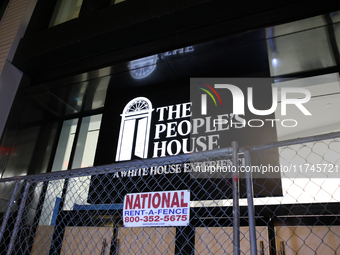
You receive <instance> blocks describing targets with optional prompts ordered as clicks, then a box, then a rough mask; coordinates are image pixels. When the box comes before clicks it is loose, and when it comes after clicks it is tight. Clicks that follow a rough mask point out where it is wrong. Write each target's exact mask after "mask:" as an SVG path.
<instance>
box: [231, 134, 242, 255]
mask: <svg viewBox="0 0 340 255" xmlns="http://www.w3.org/2000/svg"><path fill="white" fill-rule="evenodd" d="M231 146H232V147H233V166H234V167H235V174H234V176H233V250H234V255H239V254H240V253H241V250H240V205H239V198H240V191H239V176H238V143H237V142H235V141H234V142H232V143H231Z"/></svg>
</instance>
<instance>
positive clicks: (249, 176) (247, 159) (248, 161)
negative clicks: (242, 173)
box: [244, 150, 257, 255]
mask: <svg viewBox="0 0 340 255" xmlns="http://www.w3.org/2000/svg"><path fill="white" fill-rule="evenodd" d="M244 160H245V166H246V167H248V168H249V171H246V187H247V202H248V219H249V236H250V253H251V255H256V254H257V247H256V230H255V210H254V199H253V182H252V174H251V171H250V170H251V159H250V152H249V151H248V150H245V151H244Z"/></svg>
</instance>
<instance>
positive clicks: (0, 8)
mask: <svg viewBox="0 0 340 255" xmlns="http://www.w3.org/2000/svg"><path fill="white" fill-rule="evenodd" d="M8 2H9V0H5V1H2V3H1V1H0V20H1V18H2V16H3V15H4V13H5V11H6V7H7V5H8Z"/></svg>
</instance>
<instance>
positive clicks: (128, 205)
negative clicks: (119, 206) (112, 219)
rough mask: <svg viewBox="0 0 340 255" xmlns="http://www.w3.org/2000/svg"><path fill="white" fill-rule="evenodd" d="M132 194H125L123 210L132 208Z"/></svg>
mask: <svg viewBox="0 0 340 255" xmlns="http://www.w3.org/2000/svg"><path fill="white" fill-rule="evenodd" d="M132 202H133V195H126V203H125V210H126V209H132Z"/></svg>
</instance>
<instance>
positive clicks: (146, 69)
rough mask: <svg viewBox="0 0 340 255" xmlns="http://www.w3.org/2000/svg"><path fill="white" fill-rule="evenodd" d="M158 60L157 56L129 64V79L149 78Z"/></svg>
mask: <svg viewBox="0 0 340 255" xmlns="http://www.w3.org/2000/svg"><path fill="white" fill-rule="evenodd" d="M157 60H158V56H157V55H152V56H149V57H146V58H140V59H136V60H133V61H130V63H129V69H130V74H131V77H132V78H134V79H143V78H145V77H147V76H149V75H150V74H151V73H152V72H153V71H154V70H155V68H156V63H157Z"/></svg>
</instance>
